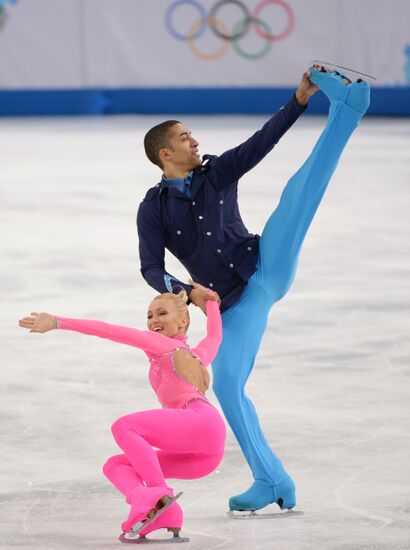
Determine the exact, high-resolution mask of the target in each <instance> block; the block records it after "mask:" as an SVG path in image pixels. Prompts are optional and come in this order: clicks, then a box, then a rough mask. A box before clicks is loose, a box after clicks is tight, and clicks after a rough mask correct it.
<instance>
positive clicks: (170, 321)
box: [147, 298, 188, 338]
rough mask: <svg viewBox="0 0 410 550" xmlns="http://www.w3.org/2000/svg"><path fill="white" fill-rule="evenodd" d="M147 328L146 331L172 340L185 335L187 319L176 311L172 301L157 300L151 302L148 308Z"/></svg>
mask: <svg viewBox="0 0 410 550" xmlns="http://www.w3.org/2000/svg"><path fill="white" fill-rule="evenodd" d="M147 326H148V330H152V331H153V332H159V333H160V334H163V335H164V336H168V337H169V338H172V337H173V336H182V335H184V334H185V332H186V329H187V326H188V319H187V317H186V316H185V315H183V314H181V313H180V312H179V311H178V308H177V307H176V305H175V304H174V302H173V300H170V299H166V298H158V300H153V301H152V302H151V304H150V306H149V308H148V313H147Z"/></svg>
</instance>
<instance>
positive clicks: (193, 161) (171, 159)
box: [163, 123, 202, 171]
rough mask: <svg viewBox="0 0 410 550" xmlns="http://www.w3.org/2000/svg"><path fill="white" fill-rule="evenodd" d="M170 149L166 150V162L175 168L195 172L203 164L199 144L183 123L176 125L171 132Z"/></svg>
mask: <svg viewBox="0 0 410 550" xmlns="http://www.w3.org/2000/svg"><path fill="white" fill-rule="evenodd" d="M169 145H170V147H169V148H167V149H164V150H163V151H164V152H166V156H165V157H164V160H165V161H166V162H168V163H170V164H172V165H173V166H175V167H178V168H181V169H186V170H188V171H190V170H193V169H194V168H196V167H197V166H200V165H201V164H202V159H201V157H200V155H199V153H198V146H199V143H198V142H197V141H196V139H194V138H193V136H192V134H191V131H190V130H188V128H187V127H186V126H184V125H183V124H181V123H178V124H175V125H174V126H172V128H171V130H170V138H169Z"/></svg>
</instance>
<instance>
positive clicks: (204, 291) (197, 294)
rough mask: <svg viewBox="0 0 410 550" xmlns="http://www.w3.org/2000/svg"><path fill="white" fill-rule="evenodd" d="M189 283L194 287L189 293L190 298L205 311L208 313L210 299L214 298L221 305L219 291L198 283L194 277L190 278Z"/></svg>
mask: <svg viewBox="0 0 410 550" xmlns="http://www.w3.org/2000/svg"><path fill="white" fill-rule="evenodd" d="M189 284H190V285H191V286H192V287H193V288H192V290H191V292H190V293H189V299H190V300H191V302H192V303H193V304H195V305H196V306H198V307H199V308H201V309H202V311H203V312H204V313H206V303H207V301H208V300H214V301H215V302H218V305H220V303H221V298H220V297H219V294H218V293H217V292H214V291H213V290H211V289H210V288H206V287H205V286H202V285H200V284H199V283H196V282H195V281H193V280H192V279H190V280H189Z"/></svg>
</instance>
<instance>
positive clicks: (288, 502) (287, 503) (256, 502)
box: [229, 476, 296, 511]
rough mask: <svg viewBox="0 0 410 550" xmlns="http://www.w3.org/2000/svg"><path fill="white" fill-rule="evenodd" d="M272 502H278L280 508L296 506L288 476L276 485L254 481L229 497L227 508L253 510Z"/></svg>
mask: <svg viewBox="0 0 410 550" xmlns="http://www.w3.org/2000/svg"><path fill="white" fill-rule="evenodd" d="M273 503H276V504H278V506H279V507H280V509H281V510H285V509H291V508H294V507H295V506H296V496H295V484H294V483H293V481H292V479H291V478H290V477H289V476H288V477H286V478H285V479H284V480H282V481H281V482H280V483H278V484H277V485H266V484H264V483H261V482H258V481H255V482H254V483H253V484H252V485H251V487H250V488H249V489H248V490H247V491H245V492H244V493H241V494H240V495H236V496H234V497H231V498H230V499H229V509H230V510H237V511H248V510H249V511H254V510H260V509H261V508H265V506H268V505H269V504H273Z"/></svg>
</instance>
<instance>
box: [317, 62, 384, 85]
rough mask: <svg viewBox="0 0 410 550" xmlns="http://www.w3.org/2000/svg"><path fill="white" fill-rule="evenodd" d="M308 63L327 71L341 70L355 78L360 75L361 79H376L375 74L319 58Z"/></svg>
mask: <svg viewBox="0 0 410 550" xmlns="http://www.w3.org/2000/svg"><path fill="white" fill-rule="evenodd" d="M310 64H311V65H321V66H322V67H324V68H325V69H326V70H327V71H337V72H339V71H342V72H345V73H347V76H352V77H353V78H357V77H358V76H360V77H362V78H363V80H373V81H375V80H377V78H376V77H375V76H372V75H370V74H367V73H362V72H360V71H356V70H355V69H350V68H349V67H342V65H335V64H334V63H329V62H328V61H320V60H319V59H314V60H313V61H310Z"/></svg>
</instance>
